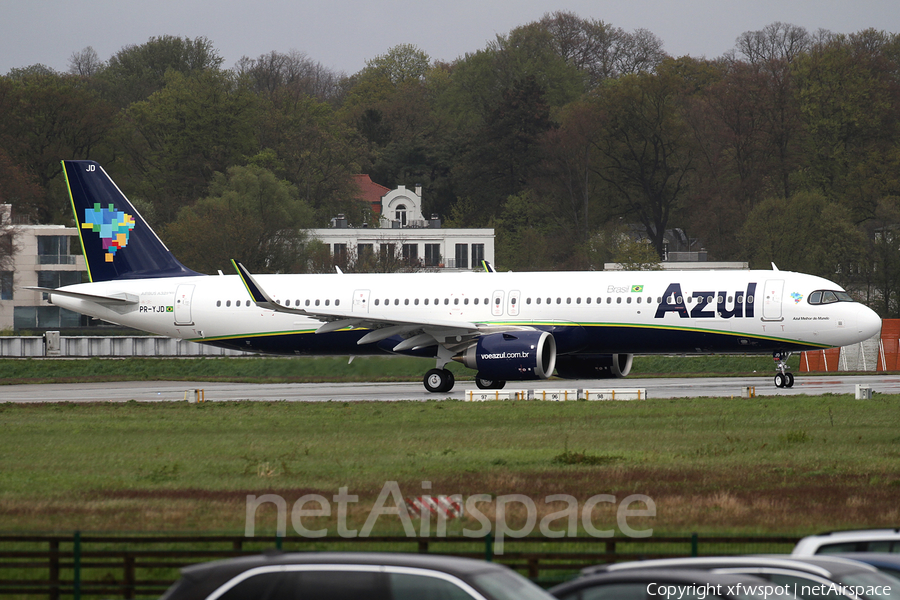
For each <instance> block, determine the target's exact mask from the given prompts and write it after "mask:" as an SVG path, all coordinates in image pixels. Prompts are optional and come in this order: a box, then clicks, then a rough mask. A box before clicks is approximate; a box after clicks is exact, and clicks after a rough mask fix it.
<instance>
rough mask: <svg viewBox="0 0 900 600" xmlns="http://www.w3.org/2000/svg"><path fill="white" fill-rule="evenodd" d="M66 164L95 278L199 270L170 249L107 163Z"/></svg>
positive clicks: (91, 274)
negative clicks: (119, 183) (121, 187)
mask: <svg viewBox="0 0 900 600" xmlns="http://www.w3.org/2000/svg"><path fill="white" fill-rule="evenodd" d="M63 170H64V172H65V174H66V185H68V187H69V197H70V198H71V199H72V208H73V209H74V211H75V223H76V225H77V227H78V234H79V236H80V237H81V248H82V249H83V250H84V260H85V262H86V263H87V270H88V277H89V278H90V280H91V281H111V280H113V279H143V278H152V277H184V276H188V275H199V273H196V272H194V271H191V270H190V269H188V268H187V267H185V266H184V265H183V264H181V263H180V262H178V260H177V259H176V258H175V256H174V255H173V254H172V253H171V252H169V249H168V248H166V245H165V244H163V243H162V240H160V239H159V238H158V237H157V236H156V234H155V233H154V232H153V230H152V229H150V227H149V226H148V225H147V223H146V222H145V221H144V219H143V218H142V217H141V215H140V214H138V211H137V210H135V208H134V206H132V205H131V202H129V201H128V198H126V197H125V194H123V193H122V192H121V191H120V190H119V188H118V187H117V186H116V184H115V183H114V182H113V180H112V179H110V177H109V175H107V174H106V171H104V170H103V167H101V166H100V165H98V164H97V163H95V162H94V161H90V160H64V161H63Z"/></svg>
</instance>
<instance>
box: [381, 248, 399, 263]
mask: <svg viewBox="0 0 900 600" xmlns="http://www.w3.org/2000/svg"><path fill="white" fill-rule="evenodd" d="M378 251H379V252H381V260H382V262H384V263H387V264H389V263H390V261H392V260H394V259H395V258H396V257H397V248H396V246H395V245H394V244H381V245H380V246H379V247H378Z"/></svg>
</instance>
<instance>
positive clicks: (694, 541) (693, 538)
mask: <svg viewBox="0 0 900 600" xmlns="http://www.w3.org/2000/svg"><path fill="white" fill-rule="evenodd" d="M697 546H698V543H697V534H696V533H692V534H691V556H698V549H697Z"/></svg>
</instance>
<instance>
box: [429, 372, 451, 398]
mask: <svg viewBox="0 0 900 600" xmlns="http://www.w3.org/2000/svg"><path fill="white" fill-rule="evenodd" d="M422 383H424V384H425V389H426V390H428V391H429V392H431V393H432V394H438V393H441V392H449V391H450V390H451V389H453V384H454V383H456V378H455V377H453V373H451V372H450V371H448V370H447V369H431V370H430V371H428V372H427V373H425V379H423V380H422Z"/></svg>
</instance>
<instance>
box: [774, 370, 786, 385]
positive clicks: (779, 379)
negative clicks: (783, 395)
mask: <svg viewBox="0 0 900 600" xmlns="http://www.w3.org/2000/svg"><path fill="white" fill-rule="evenodd" d="M786 383H787V377H785V376H784V373H779V374H777V375H776V376H775V387H779V388H783V387H784V386H785V384H786Z"/></svg>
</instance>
